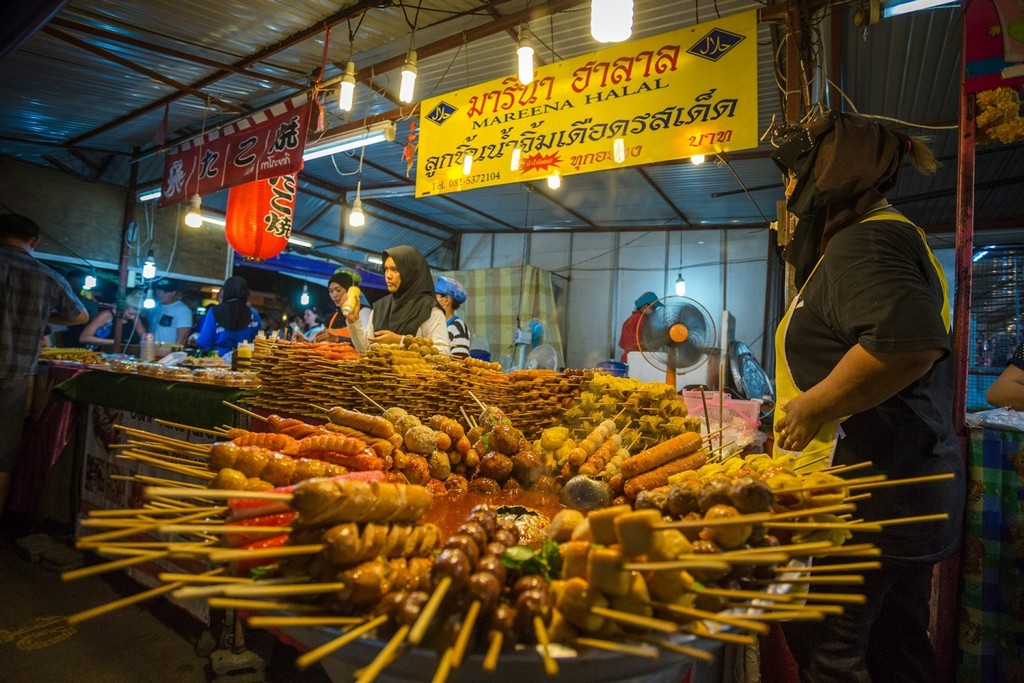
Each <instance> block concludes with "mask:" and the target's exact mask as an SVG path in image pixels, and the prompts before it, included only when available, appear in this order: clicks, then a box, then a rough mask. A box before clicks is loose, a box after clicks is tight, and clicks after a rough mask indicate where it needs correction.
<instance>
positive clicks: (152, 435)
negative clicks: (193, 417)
mask: <svg viewBox="0 0 1024 683" xmlns="http://www.w3.org/2000/svg"><path fill="white" fill-rule="evenodd" d="M114 429H116V430H117V431H119V432H124V433H125V434H127V435H129V436H136V437H141V438H143V439H146V440H148V441H162V442H163V443H168V444H176V445H182V446H185V447H189V446H194V445H195V444H193V443H192V442H191V441H186V440H185V439H178V438H175V437H173V436H167V435H166V434H157V433H156V432H147V431H146V430H144V429H136V428H135V427H128V426H127V425H122V424H115V425H114Z"/></svg>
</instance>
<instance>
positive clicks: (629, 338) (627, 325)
mask: <svg viewBox="0 0 1024 683" xmlns="http://www.w3.org/2000/svg"><path fill="white" fill-rule="evenodd" d="M633 305H634V306H635V307H636V309H635V310H634V311H633V312H632V313H631V314H630V315H629V317H628V318H626V322H624V323H622V331H621V332H619V348H621V349H622V362H623V363H625V362H627V361H626V356H627V355H628V354H629V352H630V351H639V350H640V334H641V333H640V330H641V328H642V327H643V324H644V316H646V315H647V313H648V311H655V310H657V309H659V308H661V307H662V305H663V304H662V303H661V302H660V301H658V296H657V295H656V294H655V293H654V292H644V293H643V294H641V295H640V296H639V298H637V300H636V301H634V302H633Z"/></svg>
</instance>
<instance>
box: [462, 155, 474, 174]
mask: <svg viewBox="0 0 1024 683" xmlns="http://www.w3.org/2000/svg"><path fill="white" fill-rule="evenodd" d="M472 172H473V155H472V154H470V153H469V152H466V154H465V155H464V156H463V157H462V175H469V174H470V173H472Z"/></svg>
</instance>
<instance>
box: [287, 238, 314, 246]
mask: <svg viewBox="0 0 1024 683" xmlns="http://www.w3.org/2000/svg"><path fill="white" fill-rule="evenodd" d="M288 244H295V245H298V246H300V247H312V246H313V243H312V242H311V241H309V240H304V239H302V238H301V237H289V238H288Z"/></svg>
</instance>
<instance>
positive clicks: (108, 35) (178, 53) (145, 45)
mask: <svg viewBox="0 0 1024 683" xmlns="http://www.w3.org/2000/svg"><path fill="white" fill-rule="evenodd" d="M49 25H50V26H59V27H60V28H66V29H68V30H69V31H76V32H78V33H85V34H87V35H91V36H96V37H97V38H105V39H107V40H110V41H112V42H115V43H122V44H124V45H131V46H132V47H137V48H141V49H143V50H149V51H150V52H156V53H158V54H163V55H167V56H168V57H175V58H177V59H181V60H183V61H186V62H192V63H193V64H201V65H203V66H208V67H211V68H214V69H220V70H223V71H230V72H231V73H234V74H238V75H240V76H248V77H249V78H255V79H259V80H264V81H269V82H271V83H275V84H277V85H280V86H284V87H286V88H302V87H305V82H304V81H305V78H306V75H305V74H302V79H303V82H302V83H295V82H294V81H289V80H286V79H284V78H278V77H277V76H271V75H269V74H264V73H260V72H258V71H250V70H249V69H246V68H243V67H240V66H235V65H234V64H224V63H223V62H217V61H214V60H212V59H206V58H205V57H200V56H199V55H195V54H192V53H190V52H183V51H182V50H175V49H174V48H172V47H166V46H164V45H158V44H156V43H151V42H149V41H145V40H140V39H138V38H132V37H131V36H126V35H124V34H122V33H117V32H115V31H108V30H106V29H102V28H99V27H98V26H90V25H89V24H82V23H80V22H77V21H72V20H70V19H63V18H61V17H55V18H54V19H52V20H51V21H50V23H49ZM275 68H280V67H275Z"/></svg>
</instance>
